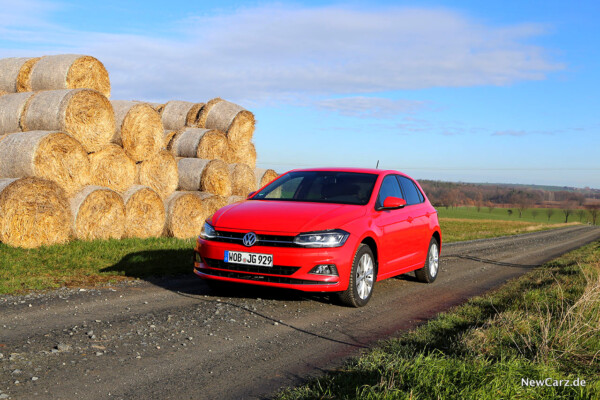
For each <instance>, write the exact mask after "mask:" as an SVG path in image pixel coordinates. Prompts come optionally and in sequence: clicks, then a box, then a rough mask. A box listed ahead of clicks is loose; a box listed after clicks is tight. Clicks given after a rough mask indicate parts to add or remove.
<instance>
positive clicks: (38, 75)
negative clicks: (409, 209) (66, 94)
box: [18, 54, 110, 97]
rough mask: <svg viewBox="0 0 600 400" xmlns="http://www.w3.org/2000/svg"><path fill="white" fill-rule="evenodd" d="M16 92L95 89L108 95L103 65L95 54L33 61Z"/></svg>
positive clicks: (22, 76) (61, 56)
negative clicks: (92, 55)
mask: <svg viewBox="0 0 600 400" xmlns="http://www.w3.org/2000/svg"><path fill="white" fill-rule="evenodd" d="M19 78H20V80H19V82H18V85H19V91H21V92H37V91H39V90H58V89H82V88H84V89H94V90H97V91H99V92H100V93H102V94H103V95H104V96H106V97H110V80H109V78H108V72H107V71H106V68H104V65H103V64H102V63H101V62H100V61H98V60H97V59H96V58H94V57H90V56H84V55H80V54H59V55H55V56H44V57H42V58H41V59H39V60H38V61H37V62H35V63H34V64H33V67H32V68H31V73H30V74H29V76H27V75H26V74H25V73H23V74H20V76H19Z"/></svg>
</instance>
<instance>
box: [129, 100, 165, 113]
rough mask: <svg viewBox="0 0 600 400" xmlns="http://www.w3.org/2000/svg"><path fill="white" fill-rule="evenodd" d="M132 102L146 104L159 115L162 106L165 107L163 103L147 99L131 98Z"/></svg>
mask: <svg viewBox="0 0 600 400" xmlns="http://www.w3.org/2000/svg"><path fill="white" fill-rule="evenodd" d="M133 102H134V103H141V104H148V105H149V106H150V107H152V109H153V110H154V111H156V112H157V113H158V114H159V115H160V114H161V113H162V110H163V108H165V105H164V104H163V103H149V102H147V101H141V100H133Z"/></svg>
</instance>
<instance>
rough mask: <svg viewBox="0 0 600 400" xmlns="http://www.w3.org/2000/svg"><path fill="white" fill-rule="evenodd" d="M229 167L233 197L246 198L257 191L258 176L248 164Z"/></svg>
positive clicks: (230, 165)
mask: <svg viewBox="0 0 600 400" xmlns="http://www.w3.org/2000/svg"><path fill="white" fill-rule="evenodd" d="M228 167H229V178H230V179H231V193H232V195H234V196H243V197H246V196H248V194H249V193H250V192H252V191H254V190H256V176H255V175H254V170H253V169H252V168H250V167H249V166H248V165H246V164H229V166H228Z"/></svg>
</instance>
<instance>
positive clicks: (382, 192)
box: [374, 175, 415, 279]
mask: <svg viewBox="0 0 600 400" xmlns="http://www.w3.org/2000/svg"><path fill="white" fill-rule="evenodd" d="M387 197H399V198H404V196H403V194H402V191H401V189H400V185H399V183H398V180H397V178H396V175H387V176H386V177H384V178H383V181H382V182H381V187H380V189H379V194H378V196H377V201H376V204H375V216H374V223H375V225H376V226H377V227H378V228H379V232H380V238H379V242H380V249H379V270H378V274H377V277H378V279H384V278H387V277H388V276H392V275H394V274H395V273H397V271H400V270H402V269H406V268H408V267H410V266H411V265H413V264H414V258H415V254H414V249H413V247H414V246H413V244H412V242H413V239H412V237H411V236H412V234H413V232H412V221H411V218H410V211H409V210H407V209H406V208H398V209H393V210H381V209H380V208H381V207H382V206H383V202H384V201H385V199H386V198H387Z"/></svg>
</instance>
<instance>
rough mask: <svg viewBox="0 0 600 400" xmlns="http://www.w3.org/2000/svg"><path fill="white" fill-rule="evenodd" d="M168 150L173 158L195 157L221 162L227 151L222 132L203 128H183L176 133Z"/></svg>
mask: <svg viewBox="0 0 600 400" xmlns="http://www.w3.org/2000/svg"><path fill="white" fill-rule="evenodd" d="M169 150H170V151H171V153H172V154H173V155H174V156H175V157H196V158H204V159H207V160H214V159H218V160H223V159H224V158H225V157H226V156H227V152H228V151H229V145H228V144H227V137H226V136H225V134H224V133H223V132H219V131H215V130H213V129H204V128H184V129H182V130H180V131H179V132H177V134H176V135H175V137H174V138H173V140H172V141H171V143H170V146H169Z"/></svg>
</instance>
